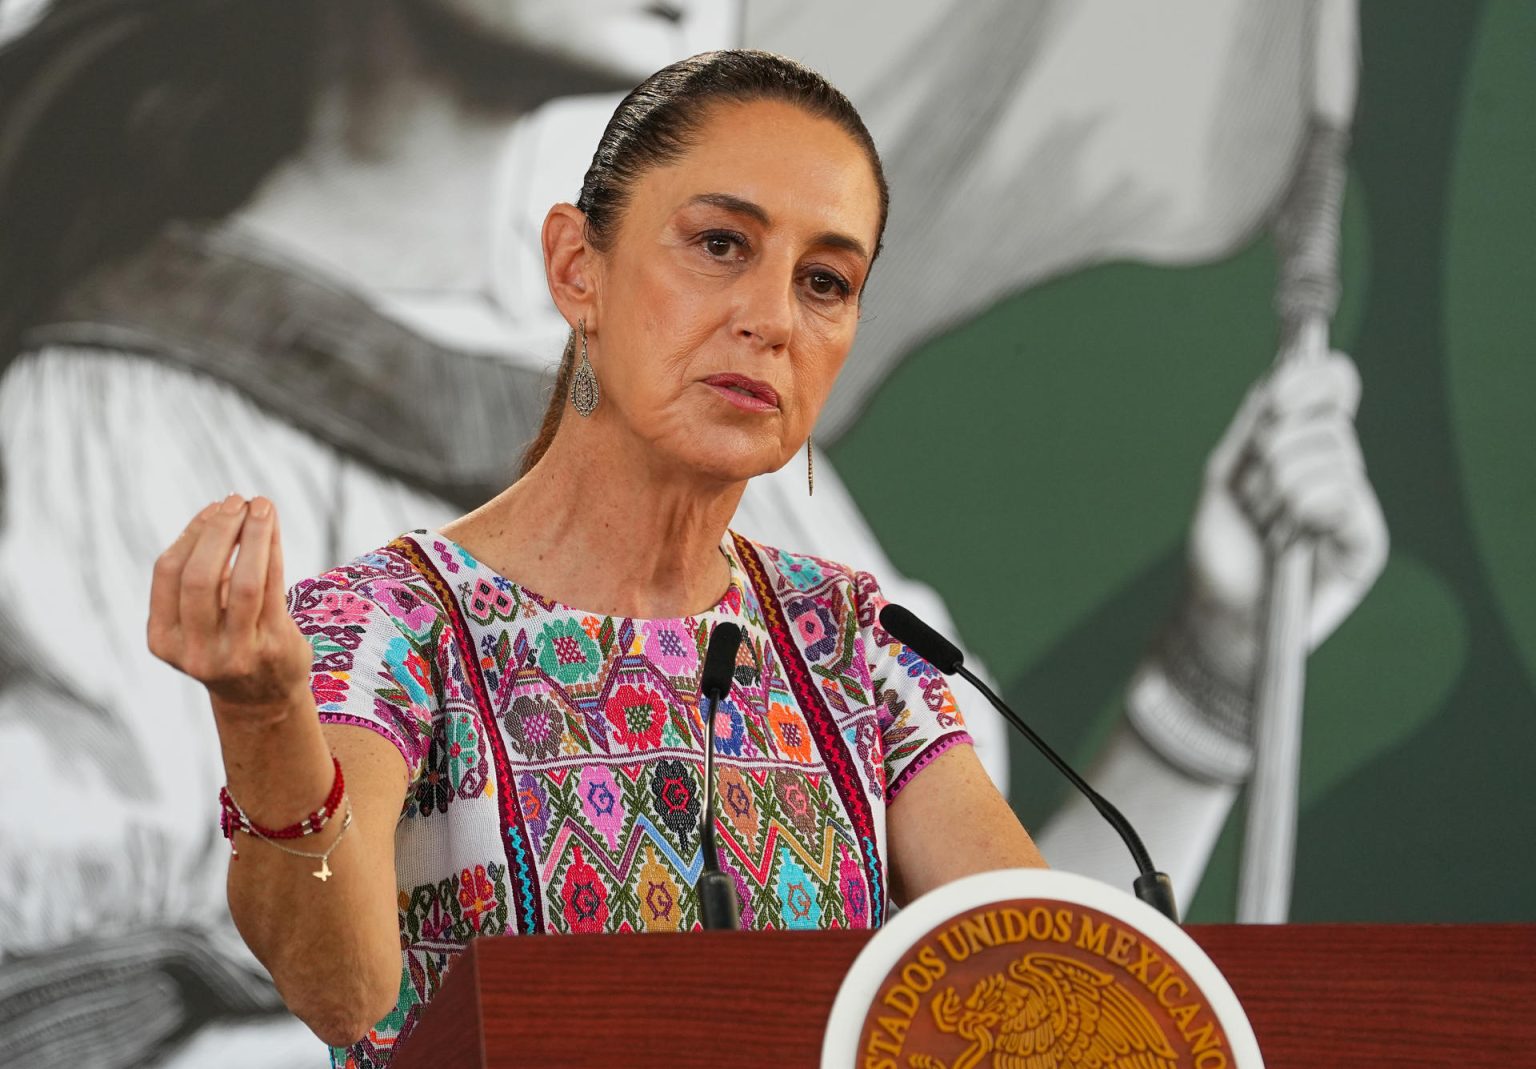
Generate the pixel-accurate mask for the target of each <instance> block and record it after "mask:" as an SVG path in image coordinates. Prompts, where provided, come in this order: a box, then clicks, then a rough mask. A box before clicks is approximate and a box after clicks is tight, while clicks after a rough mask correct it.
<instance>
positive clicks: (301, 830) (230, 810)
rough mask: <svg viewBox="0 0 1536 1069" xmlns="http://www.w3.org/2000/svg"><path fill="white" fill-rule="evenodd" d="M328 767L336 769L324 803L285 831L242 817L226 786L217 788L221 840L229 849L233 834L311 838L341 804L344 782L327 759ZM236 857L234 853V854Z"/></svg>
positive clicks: (336, 763) (334, 762) (338, 764)
mask: <svg viewBox="0 0 1536 1069" xmlns="http://www.w3.org/2000/svg"><path fill="white" fill-rule="evenodd" d="M331 764H332V766H334V767H335V769H336V778H335V779H334V780H333V781H332V782H331V793H330V794H328V795H326V798H325V802H324V803H323V804H322V805H321V806H320V808H319V809H317V810H315V811H314V812H313V813H311V814H309V816H307V817H305V818H304V819H303V820H300V821H296V822H294V823H292V824H290V825H288V826H287V827H286V828H264V827H262V826H261V825H260V824H257V823H255V822H254V821H253V820H251V818H250V817H248V816H246V815H245V810H243V809H241V808H240V806H239V805H238V804H236V802H235V800H234V798H232V797H231V796H230V793H229V788H228V787H220V788H219V809H220V813H219V828H220V830H222V831H223V832H224V838H226V839H228V840H229V841H230V848H231V849H233V848H234V840H235V832H237V831H243V832H246V833H247V834H250V835H255V836H257V837H258V838H262V839H301V838H303V837H304V836H306V835H314V834H315V833H317V832H319V831H320V830H321V829H323V828H324V827H325V826H326V824H327V823H329V822H330V819H331V817H332V816H334V815H335V814H336V807H337V806H339V805H341V799H342V795H344V794H345V793H346V789H347V785H346V781H345V780H343V779H342V776H341V762H340V761H338V760H336V758H335V756H334V755H333V756H332V757H331ZM236 856H238V854H237V855H236Z"/></svg>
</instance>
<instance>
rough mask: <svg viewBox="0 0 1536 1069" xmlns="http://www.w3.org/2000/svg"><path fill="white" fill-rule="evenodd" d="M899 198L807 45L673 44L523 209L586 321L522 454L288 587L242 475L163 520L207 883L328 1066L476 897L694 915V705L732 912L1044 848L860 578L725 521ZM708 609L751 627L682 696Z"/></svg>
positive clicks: (846, 319)
mask: <svg viewBox="0 0 1536 1069" xmlns="http://www.w3.org/2000/svg"><path fill="white" fill-rule="evenodd" d="M886 203H887V192H886V188H885V181H884V178H883V176H882V173H881V167H880V160H879V157H878V156H877V154H876V152H875V148H874V145H873V143H872V141H871V139H870V137H869V134H868V132H867V131H866V130H865V128H864V125H863V123H862V121H861V120H860V119H859V117H858V115H857V114H856V113H855V111H854V110H853V108H852V106H851V105H850V104H849V103H848V101H847V100H846V99H845V98H844V97H843V96H842V94H840V93H839V92H837V91H836V90H835V89H833V88H832V87H831V86H830V85H828V84H827V83H826V82H825V81H824V80H823V79H822V78H821V77H819V76H818V75H816V74H814V73H812V72H810V71H808V70H806V69H804V68H802V67H800V66H798V65H797V64H795V63H793V62H791V61H789V60H786V59H783V58H780V57H777V56H773V55H769V54H766V53H759V52H748V51H730V52H716V53H710V54H706V55H702V56H697V57H694V58H693V59H689V60H685V61H683V62H681V63H678V64H674V65H673V66H670V67H667V68H666V69H664V70H662V71H660V72H658V73H657V74H655V75H653V76H652V77H651V78H649V79H647V80H646V81H645V82H644V83H643V84H642V85H640V86H639V87H638V88H637V89H636V90H635V91H634V92H632V93H631V94H630V95H629V96H628V97H626V98H625V100H624V101H623V103H621V104H620V105H619V108H618V110H617V111H616V112H615V113H614V116H613V118H612V120H611V121H610V122H609V124H608V127H607V129H606V131H605V132H604V134H603V137H602V140H601V142H600V143H599V145H598V147H597V151H596V152H595V153H594V155H593V159H592V165H591V167H590V169H589V170H588V171H587V174H586V178H585V180H584V182H583V185H582V190H581V195H580V197H579V199H578V201H577V203H576V205H575V206H572V205H569V204H558V205H556V206H554V207H553V208H551V209H550V211H549V214H548V216H547V218H546V220H545V223H544V228H543V250H544V261H545V267H546V273H547V276H548V282H549V288H550V293H551V295H552V296H553V298H554V302H555V304H556V305H557V306H558V308H559V309H560V311H561V313H562V315H563V316H564V317H565V319H566V320H567V322H569V324H570V325H571V328H572V329H571V340H570V343H569V344H568V346H567V348H566V352H565V355H564V358H563V361H562V364H561V368H560V372H559V375H558V380H557V385H556V389H555V394H554V397H553V398H552V400H551V404H550V408H549V411H548V413H547V415H546V417H545V420H544V424H543V427H542V430H541V432H540V435H539V437H538V439H537V440H536V441H535V442H534V443H533V444H532V445H531V446H530V448H529V451H528V454H527V457H526V459H525V465H524V474H523V476H522V477H521V478H520V479H519V480H518V481H517V482H516V483H515V484H513V485H512V486H511V487H509V488H508V489H506V490H505V491H504V492H502V493H501V494H499V495H498V496H497V497H495V498H494V499H492V500H491V501H489V502H487V503H486V504H485V505H483V506H481V507H480V508H478V509H476V510H475V511H473V512H471V513H469V514H468V515H466V516H463V517H462V518H460V519H457V520H454V521H453V522H451V523H449V524H446V525H444V526H443V527H442V528H441V529H440V530H437V531H415V532H411V533H409V534H405V535H402V536H401V537H400V538H398V539H396V540H395V541H394V542H392V543H390V544H389V545H387V546H385V547H383V548H381V549H379V550H377V551H375V552H372V553H369V554H366V555H364V556H363V557H361V558H359V559H357V560H355V561H353V562H351V563H350V564H347V565H344V566H342V567H338V568H336V569H334V570H332V571H330V572H327V573H326V574H324V575H322V576H319V577H318V578H313V579H306V580H303V581H302V582H300V583H298V585H297V586H295V587H294V588H293V590H292V591H291V592H290V593H288V595H287V597H286V599H285V597H284V582H283V575H282V573H283V569H282V551H281V539H280V535H279V527H278V517H277V515H276V514H275V511H274V510H273V508H272V506H271V504H270V502H268V501H266V500H265V499H263V498H255V499H253V500H250V501H247V500H245V499H244V498H242V497H239V496H236V495H231V496H230V497H229V498H227V499H226V500H224V501H222V502H215V503H214V504H211V505H209V506H208V507H207V508H205V509H204V510H203V511H202V512H201V513H200V514H199V515H198V516H196V517H195V518H194V519H193V520H192V522H191V523H190V524H189V525H188V527H187V528H186V530H185V532H184V533H183V534H182V535H181V537H180V538H179V539H178V540H177V541H176V543H175V544H174V545H172V546H171V547H170V548H169V549H168V550H167V551H166V552H165V553H164V554H163V555H162V556H161V558H160V560H159V561H158V563H157V565H156V570H155V577H154V585H153V590H152V594H151V606H150V619H149V643H150V647H151V649H152V650H153V652H154V653H155V654H156V655H157V656H159V657H161V658H162V659H164V660H166V661H168V662H169V663H171V664H173V665H175V666H176V667H177V668H179V669H181V670H182V671H184V672H186V673H188V674H189V675H191V676H193V677H195V678H196V679H198V680H200V681H202V682H203V683H204V684H205V685H206V686H207V688H208V691H209V694H210V696H211V699H212V705H213V714H214V718H215V721H216V724H217V727H218V733H219V740H220V745H221V747H222V751H223V757H224V765H225V771H226V777H227V786H226V789H225V791H224V792H223V793H222V795H221V802H222V805H223V820H224V828H225V831H226V834H228V835H229V836H230V837H231V845H232V847H233V848H234V851H235V860H233V861H232V863H231V865H230V876H229V901H230V907H231V911H232V912H233V915H234V918H235V921H236V923H237V925H238V926H239V928H240V931H241V933H242V935H243V936H244V938H245V940H246V942H247V943H248V944H249V945H250V947H251V949H252V950H253V951H254V952H255V954H256V955H257V957H258V958H260V959H261V961H262V962H263V963H264V964H265V965H266V966H267V968H268V969H269V970H270V972H271V974H272V976H273V978H274V980H275V982H276V984H277V987H278V989H279V991H280V992H281V993H282V995H283V997H284V999H285V1001H286V1002H287V1003H288V1005H289V1006H290V1007H291V1008H292V1009H293V1011H294V1012H295V1013H296V1014H298V1015H299V1016H300V1017H301V1018H303V1019H304V1020H305V1021H306V1022H307V1023H308V1024H309V1025H310V1027H311V1028H313V1029H314V1031H315V1032H316V1033H317V1034H318V1035H319V1036H320V1037H321V1038H323V1039H324V1040H326V1041H327V1042H328V1043H330V1044H332V1045H333V1048H334V1050H333V1058H334V1060H335V1063H336V1064H337V1065H355V1066H358V1067H364V1066H379V1065H385V1064H387V1063H388V1059H389V1053H390V1050H391V1048H392V1047H393V1046H394V1044H395V1043H396V1042H397V1041H398V1040H399V1039H400V1038H402V1037H403V1036H405V1035H406V1034H407V1033H408V1032H409V1031H410V1029H411V1027H412V1025H413V1024H414V1022H415V1020H416V1017H417V1015H418V1013H419V1011H420V1009H421V1006H422V1004H423V1003H425V1002H426V1001H427V1000H429V999H430V998H431V997H432V995H433V993H434V992H435V991H436V989H437V987H438V985H439V983H440V981H441V979H442V976H443V973H444V971H445V970H446V968H447V967H448V966H449V965H450V964H451V962H452V960H453V958H454V956H455V955H456V954H457V953H458V952H460V951H461V950H462V949H463V947H464V945H465V943H466V942H467V941H468V939H470V938H471V937H473V936H476V935H493V934H501V933H512V932H517V933H524V934H534V933H541V932H573V931H629V930H634V931H643V930H658V929H679V928H690V927H696V926H697V925H698V911H697V907H696V905H695V903H694V901H693V897H692V894H691V891H690V890H689V888H690V887H691V885H692V883H693V879H694V876H695V875H696V874H697V871H698V865H699V857H700V843H699V834H698V820H699V816H698V815H699V812H700V809H701V802H702V798H703V792H704V789H705V785H704V784H703V783H702V782H701V780H702V770H703V767H704V753H705V747H706V746H707V745H709V741H708V740H707V737H706V735H705V731H709V730H712V731H713V734H714V740H713V741H714V745H715V746H716V747H717V752H718V754H719V755H720V756H719V761H718V764H717V766H716V782H715V784H714V789H715V791H716V792H717V794H718V797H719V798H720V799H721V804H720V807H719V811H718V818H717V823H716V834H717V836H718V838H719V839H720V841H721V842H722V844H724V847H723V849H722V851H721V855H722V866H723V868H724V869H725V870H726V872H727V873H728V874H729V875H730V876H731V878H732V880H733V882H734V883H735V884H736V888H737V893H738V897H739V898H740V900H741V903H742V922H743V925H744V926H748V927H754V928H787V927H810V928H814V927H833V926H837V927H872V926H876V925H878V924H880V923H881V922H882V920H883V919H884V917H885V914H886V910H887V908H888V904H889V903H890V902H891V901H895V902H897V903H900V902H903V901H906V900H908V899H910V898H912V897H915V896H916V895H919V894H921V893H923V892H924V891H926V890H928V889H930V888H932V887H935V886H937V885H938V884H941V883H943V882H945V881H947V880H951V879H954V878H956V877H959V876H962V875H965V874H967V873H971V872H976V871H981V870H985V869H992V868H999V867H1005V866H1014V865H1038V864H1041V863H1042V861H1041V859H1040V856H1039V854H1038V852H1037V851H1036V850H1035V848H1034V846H1033V844H1032V843H1031V841H1030V839H1029V837H1028V835H1027V834H1026V833H1025V831H1024V830H1023V828H1021V827H1020V826H1019V824H1018V822H1017V820H1016V819H1015V817H1014V815H1013V813H1012V811H1011V810H1010V809H1009V807H1008V805H1007V803H1006V802H1005V801H1004V800H1003V799H1002V797H1001V796H1000V795H999V794H998V793H997V792H996V790H995V789H994V788H993V787H992V785H991V783H990V781H989V780H988V779H987V777H986V775H985V774H984V773H983V772H982V770H981V767H980V765H979V763H978V761H977V760H976V758H975V756H974V754H973V752H972V750H971V747H970V746H969V745H968V742H969V739H968V736H967V735H966V733H965V728H964V725H963V723H962V722H961V720H960V717H959V715H958V711H957V709H956V707H955V704H954V701H953V699H952V698H951V697H950V695H949V693H948V691H947V689H946V688H945V686H944V684H943V681H942V679H941V677H939V676H938V675H937V673H935V672H934V671H933V670H932V669H931V668H929V667H928V666H927V665H926V664H924V663H923V662H922V661H920V660H918V659H917V658H916V657H914V656H913V655H912V654H911V653H910V652H909V651H907V650H905V649H904V648H903V647H901V646H900V645H899V644H897V643H895V642H894V641H893V640H892V639H891V638H890V637H889V636H888V635H886V634H885V633H884V632H883V631H882V630H881V629H880V628H879V627H878V625H877V623H876V613H877V610H878V608H879V605H880V594H879V589H878V587H877V585H876V583H875V580H874V579H873V578H871V577H870V576H869V575H867V574H856V573H854V572H851V571H849V570H847V569H844V568H842V567H839V566H838V565H836V564H831V563H829V562H826V561H823V560H818V559H815V558H810V557H804V556H796V555H794V554H792V553H790V552H787V551H785V550H781V549H774V548H769V547H766V546H761V545H757V544H755V543H752V542H750V541H748V540H746V539H744V538H742V537H740V536H737V535H734V534H733V533H732V532H730V531H729V530H727V524H728V522H729V520H730V518H731V516H732V514H733V513H734V511H735V509H736V505H737V502H738V500H739V499H740V497H741V495H742V492H743V490H744V488H745V486H746V483H747V480H749V479H750V478H752V477H753V476H755V475H760V474H763V473H765V472H769V471H774V470H776V469H778V468H780V467H782V466H783V465H784V464H785V463H787V462H788V461H790V460H791V459H792V458H793V456H794V455H795V454H796V452H797V451H799V450H801V449H802V448H804V447H805V446H806V443H807V440H808V439H809V438H810V436H811V434H812V431H813V428H814V426H815V423H816V417H817V413H818V412H819V410H820V408H821V406H822V404H823V402H824V401H825V399H826V397H827V394H828V391H829V390H830V388H831V386H832V383H833V380H834V379H835V378H836V376H837V374H838V371H839V369H840V368H841V366H842V364H843V361H844V359H845V358H846V356H847V354H848V351H849V348H850V347H851V345H852V343H853V339H854V334H855V331H856V329H857V326H858V319H859V307H860V299H861V295H862V294H863V292H864V289H865V286H866V285H867V284H868V282H869V278H870V271H871V268H872V266H873V265H874V262H875V258H876V256H877V254H878V252H879V248H880V239H881V233H882V230H883V228H884V224H885V216H886ZM813 478H814V473H813V472H812V471H811V470H809V466H808V470H807V482H808V484H810V483H811V482H812V480H813ZM810 489H811V486H810V485H808V486H807V492H810ZM231 561H232V563H231ZM725 621H729V622H733V623H736V624H737V625H739V626H740V627H741V628H742V630H743V632H744V636H745V637H744V641H743V643H742V647H741V651H740V653H739V655H738V658H737V662H736V668H735V672H734V678H733V684H732V687H731V690H730V693H729V695H728V697H727V698H726V700H725V701H723V702H722V703H721V704H720V707H719V710H718V713H717V715H716V716H715V717H714V722H713V724H710V725H706V724H704V723H703V721H702V719H701V717H700V713H699V708H698V700H697V686H698V675H699V670H700V666H701V661H702V655H703V651H704V648H705V645H706V643H707V639H708V636H709V634H710V631H711V628H712V627H713V626H714V625H715V624H716V623H719V622H725Z"/></svg>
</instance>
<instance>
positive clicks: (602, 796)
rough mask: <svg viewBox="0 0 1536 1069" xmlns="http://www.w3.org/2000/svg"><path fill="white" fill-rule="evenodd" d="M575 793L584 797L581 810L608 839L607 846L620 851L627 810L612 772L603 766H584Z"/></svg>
mask: <svg viewBox="0 0 1536 1069" xmlns="http://www.w3.org/2000/svg"><path fill="white" fill-rule="evenodd" d="M576 795H577V797H578V798H580V799H581V811H582V813H583V814H584V815H585V816H586V818H587V819H588V820H590V821H591V822H592V826H593V827H594V828H596V829H597V831H598V834H600V835H602V836H603V838H605V839H607V840H608V848H609V849H610V850H617V849H618V846H619V837H620V836H622V835H623V834H624V819H625V817H626V815H627V813H626V811H625V808H624V796H623V794H622V793H621V792H620V790H619V788H618V785H617V784H616V783H614V781H613V773H612V772H611V771H610V770H609V769H608V768H606V767H604V766H603V765H584V766H583V767H582V770H581V776H580V777H579V778H578V779H577V781H576Z"/></svg>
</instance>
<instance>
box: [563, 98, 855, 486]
mask: <svg viewBox="0 0 1536 1069" xmlns="http://www.w3.org/2000/svg"><path fill="white" fill-rule="evenodd" d="M693 141H694V145H693V147H692V148H690V149H689V150H688V151H687V152H686V153H685V154H684V155H683V156H682V157H681V158H680V159H679V160H677V161H676V162H674V163H672V164H669V165H666V166H662V167H657V168H653V169H651V170H650V171H648V172H646V173H644V174H643V175H642V176H641V178H640V179H639V180H638V181H637V182H636V184H635V186H634V187H633V189H632V191H631V198H630V201H629V203H628V205H627V207H626V208H625V211H624V213H623V216H622V219H621V220H620V222H619V226H618V232H617V235H616V236H615V239H614V240H613V243H612V244H611V246H610V248H609V249H608V251H607V252H606V253H602V254H599V255H598V256H597V257H596V269H595V270H596V276H597V285H596V289H595V294H596V299H595V303H594V305H593V308H592V318H591V320H590V321H589V324H588V325H589V328H590V330H589V333H590V334H591V335H592V345H591V348H592V363H593V367H594V369H595V370H596V372H597V377H598V381H599V383H600V384H601V386H602V390H603V404H604V405H605V406H607V407H608V408H609V412H608V413H607V418H610V419H618V420H621V421H622V423H623V425H624V429H625V430H627V431H628V432H629V433H630V434H631V435H632V436H633V437H634V438H636V439H639V440H640V442H641V443H643V445H644V447H646V448H648V449H649V451H650V452H651V453H653V454H654V455H655V456H656V457H657V460H658V462H659V463H662V464H665V465H667V466H668V467H669V469H681V470H688V471H693V472H695V473H697V474H700V475H703V476H705V477H707V478H715V479H720V480H723V481H739V480H745V479H747V478H750V477H751V476H754V475H759V474H762V473H764V472H768V471H773V470H776V469H778V468H779V467H782V466H783V464H784V463H785V462H786V461H788V460H789V459H790V457H791V456H792V455H793V454H794V453H795V451H796V450H797V449H798V448H799V447H800V446H801V445H802V444H803V443H804V441H805V439H806V436H807V435H809V434H810V433H811V430H812V428H813V427H814V425H815V422H816V416H817V413H818V412H819V411H820V410H821V406H822V404H823V402H824V401H825V400H826V397H827V393H828V391H829V390H830V389H831V387H832V382H833V380H834V379H835V378H836V377H837V373H838V371H839V370H840V369H841V367H842V364H843V360H844V359H845V358H846V356H847V355H848V350H849V348H850V347H851V346H852V345H853V338H854V332H855V330H856V328H857V326H858V318H859V294H860V291H861V290H862V288H863V286H864V280H865V278H866V276H867V275H868V273H869V268H870V257H871V254H872V252H873V250H874V248H875V243H876V241H877V239H878V233H877V228H878V226H879V212H880V209H879V190H878V187H877V186H876V183H875V177H874V174H873V171H872V170H871V168H870V164H869V160H868V158H867V156H866V155H865V153H864V150H863V149H862V148H861V147H860V146H859V145H858V144H857V143H856V142H855V141H854V140H853V139H852V138H851V137H850V136H849V135H848V134H847V133H846V132H845V131H844V130H843V129H842V128H841V127H839V126H838V125H837V124H835V123H833V122H831V121H830V120H827V119H823V118H819V117H816V116H813V115H810V114H808V113H807V112H805V111H803V110H801V109H800V108H797V107H795V106H793V105H791V104H786V103H782V102H779V101H758V102H753V103H748V104H725V105H721V106H719V107H717V108H716V109H714V110H713V111H712V112H711V113H710V114H708V115H706V117H705V121H704V122H703V124H702V125H701V126H700V128H699V129H698V131H697V133H696V135H695V137H694V138H693ZM599 411H600V413H601V409H600V410H599Z"/></svg>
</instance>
